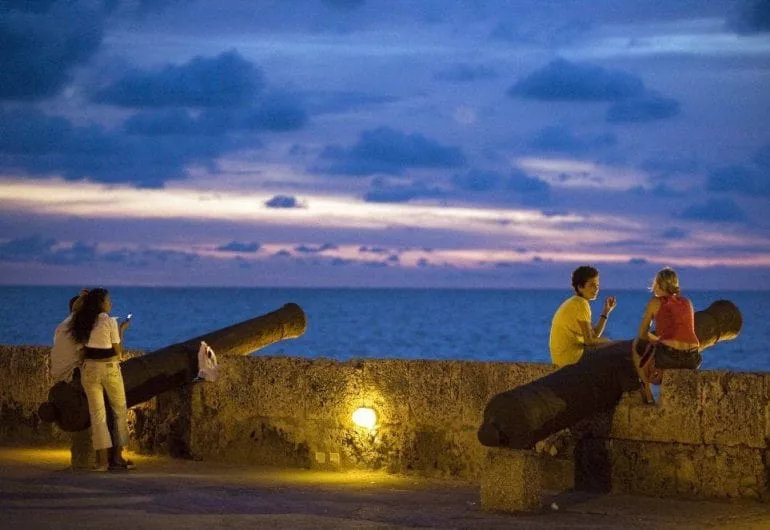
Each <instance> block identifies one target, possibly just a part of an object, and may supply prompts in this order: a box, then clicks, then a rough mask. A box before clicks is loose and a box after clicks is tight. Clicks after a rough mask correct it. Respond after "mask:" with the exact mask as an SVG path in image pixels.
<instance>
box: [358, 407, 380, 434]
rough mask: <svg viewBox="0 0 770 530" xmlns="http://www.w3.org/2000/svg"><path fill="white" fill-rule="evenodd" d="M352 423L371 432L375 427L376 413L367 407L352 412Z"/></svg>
mask: <svg viewBox="0 0 770 530" xmlns="http://www.w3.org/2000/svg"><path fill="white" fill-rule="evenodd" d="M353 423H355V424H356V425H358V426H359V427H363V428H364V429H369V430H372V429H374V426H375V425H377V413H376V412H374V409H370V408H368V407H360V408H357V409H356V410H355V412H353Z"/></svg>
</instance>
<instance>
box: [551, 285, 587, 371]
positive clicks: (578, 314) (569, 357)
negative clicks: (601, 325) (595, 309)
mask: <svg viewBox="0 0 770 530" xmlns="http://www.w3.org/2000/svg"><path fill="white" fill-rule="evenodd" d="M581 321H582V322H587V323H588V325H589V326H590V325H591V306H590V305H588V300H586V299H585V298H583V297H582V296H577V295H575V296H573V297H572V298H568V299H567V300H565V301H564V302H563V303H562V304H561V305H560V306H559V309H557V310H556V313H555V314H554V315H553V320H552V321H551V335H550V337H549V339H548V348H549V349H550V350H551V361H552V362H553V364H555V365H556V366H566V365H568V364H575V363H576V362H578V361H579V360H580V357H582V355H583V349H584V343H585V339H584V337H583V331H582V330H581V329H580V324H579V323H578V322H581Z"/></svg>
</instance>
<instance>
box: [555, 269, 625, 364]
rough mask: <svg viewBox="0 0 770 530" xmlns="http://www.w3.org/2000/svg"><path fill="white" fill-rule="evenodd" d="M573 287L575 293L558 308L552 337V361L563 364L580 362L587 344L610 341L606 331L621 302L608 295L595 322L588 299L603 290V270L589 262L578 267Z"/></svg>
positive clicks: (589, 346) (593, 345)
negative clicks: (611, 315)
mask: <svg viewBox="0 0 770 530" xmlns="http://www.w3.org/2000/svg"><path fill="white" fill-rule="evenodd" d="M572 288H573V289H574V290H575V295H574V296H572V297H570V298H568V299H567V300H565V301H564V302H563V303H562V304H561V305H560V306H559V308H558V309H557V310H556V313H555V314H554V315H553V320H552V321H551V333H550V336H549V339H548V347H549V349H550V351H551V361H552V362H553V364H555V365H556V366H559V367H562V366H566V365H568V364H574V363H576V362H578V361H579V360H580V358H581V357H582V356H583V352H584V351H585V349H586V348H591V347H595V346H599V345H600V344H604V343H607V342H609V339H607V338H605V337H602V333H603V332H604V328H605V326H606V324H607V319H608V318H609V315H610V313H611V312H612V310H613V309H615V305H616V304H617V301H616V300H615V297H614V296H609V297H607V298H606V299H605V300H604V308H603V310H602V313H601V315H600V316H599V319H598V320H597V321H596V324H595V325H593V326H592V325H591V306H590V304H589V303H588V302H589V301H591V300H596V297H597V295H598V294H599V271H598V270H596V269H595V268H594V267H590V266H588V265H583V266H580V267H578V268H577V269H575V270H574V271H573V272H572Z"/></svg>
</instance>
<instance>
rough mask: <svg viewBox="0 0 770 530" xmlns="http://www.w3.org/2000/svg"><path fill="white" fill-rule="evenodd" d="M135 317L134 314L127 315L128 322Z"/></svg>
mask: <svg viewBox="0 0 770 530" xmlns="http://www.w3.org/2000/svg"><path fill="white" fill-rule="evenodd" d="M133 316H134V314H133V313H129V314H127V315H126V320H131V318H133Z"/></svg>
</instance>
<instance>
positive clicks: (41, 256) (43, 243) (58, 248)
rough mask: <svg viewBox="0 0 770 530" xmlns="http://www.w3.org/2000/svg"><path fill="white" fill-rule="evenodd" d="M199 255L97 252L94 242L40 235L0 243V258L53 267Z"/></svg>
mask: <svg viewBox="0 0 770 530" xmlns="http://www.w3.org/2000/svg"><path fill="white" fill-rule="evenodd" d="M198 259H199V256H198V255H197V254H194V253H189V252H179V251H174V250H158V249H152V248H150V249H138V250H132V249H126V248H123V249H118V250H112V251H109V252H103V253H100V252H99V251H98V244H97V243H92V244H89V243H86V242H83V241H75V242H74V243H72V244H69V245H66V244H61V243H59V242H57V241H56V240H55V239H53V238H44V237H42V236H40V235H34V236H30V237H23V238H17V239H12V240H10V241H8V242H6V243H2V244H0V261H15V262H32V263H44V264H47V265H54V266H66V265H83V264H87V263H94V264H96V263H107V264H112V265H115V264H127V265H130V266H133V267H150V266H153V265H155V266H157V265H159V264H180V263H181V264H190V263H192V262H194V261H196V260H198Z"/></svg>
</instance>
